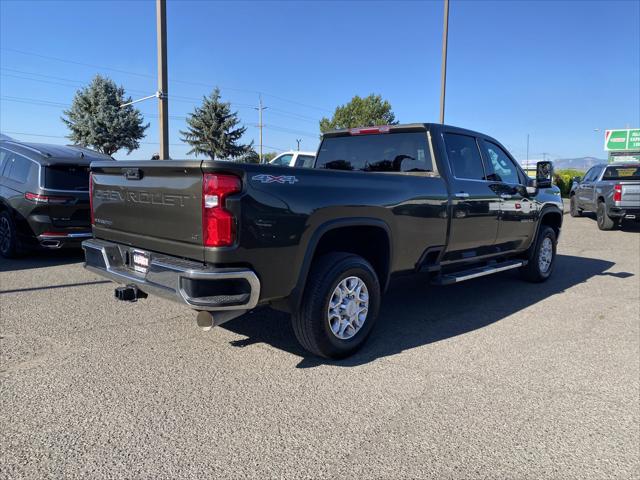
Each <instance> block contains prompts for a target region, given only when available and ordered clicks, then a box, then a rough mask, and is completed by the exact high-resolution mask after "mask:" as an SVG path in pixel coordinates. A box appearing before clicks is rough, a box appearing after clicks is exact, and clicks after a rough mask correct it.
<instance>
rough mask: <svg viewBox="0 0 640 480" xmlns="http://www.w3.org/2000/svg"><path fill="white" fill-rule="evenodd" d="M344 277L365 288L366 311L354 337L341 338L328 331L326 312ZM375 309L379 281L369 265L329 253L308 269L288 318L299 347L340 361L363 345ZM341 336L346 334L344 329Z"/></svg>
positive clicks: (373, 320)
mask: <svg viewBox="0 0 640 480" xmlns="http://www.w3.org/2000/svg"><path fill="white" fill-rule="evenodd" d="M348 277H357V278H358V279H360V280H361V281H362V282H363V283H364V285H365V286H366V289H367V291H368V310H367V313H366V317H365V318H364V320H363V323H362V324H361V326H360V328H359V329H358V330H357V331H356V332H355V334H353V336H352V337H351V338H348V339H342V338H339V337H338V336H337V335H338V334H334V332H333V331H332V328H331V323H330V320H329V315H328V311H329V302H330V301H331V299H332V296H333V294H334V290H336V289H337V288H338V285H339V284H340V283H341V282H342V281H343V280H345V279H347V278H348ZM354 307H355V304H354ZM379 309H380V282H379V281H378V276H377V275H376V272H375V271H374V269H373V267H372V266H371V265H370V264H369V262H367V261H366V260H365V259H364V258H362V257H359V256H357V255H353V254H350V253H343V252H336V253H329V254H327V255H323V256H322V257H320V258H319V259H318V260H316V261H315V262H314V263H313V265H312V266H311V271H310V273H309V277H308V278H307V283H306V286H305V289H304V294H303V297H302V304H301V306H300V309H299V310H298V311H297V312H295V313H294V314H293V315H292V323H293V330H294V332H295V334H296V338H297V339H298V341H299V342H300V344H301V345H302V346H303V347H304V348H305V349H307V350H308V351H309V352H311V353H313V354H314V355H318V356H320V357H325V358H333V359H338V358H344V357H347V356H349V355H351V354H353V353H354V352H355V351H356V350H358V349H359V348H360V347H361V346H362V344H363V343H364V342H365V340H366V339H367V337H368V336H369V334H370V333H371V330H372V329H373V326H374V324H375V321H376V319H377V317H378V311H379ZM352 318H353V317H352ZM334 325H336V323H335V321H334ZM354 330H355V329H354ZM345 333H347V334H348V332H347V331H346V330H345Z"/></svg>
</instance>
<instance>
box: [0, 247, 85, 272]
mask: <svg viewBox="0 0 640 480" xmlns="http://www.w3.org/2000/svg"><path fill="white" fill-rule="evenodd" d="M79 262H84V252H83V251H82V249H80V248H78V249H69V250H51V251H46V250H45V251H33V252H28V253H25V254H24V255H23V256H21V257H18V258H2V257H0V272H11V271H14V270H29V269H31V268H43V267H55V266H58V265H67V264H70V263H79Z"/></svg>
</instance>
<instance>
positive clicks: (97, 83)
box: [61, 75, 149, 155]
mask: <svg viewBox="0 0 640 480" xmlns="http://www.w3.org/2000/svg"><path fill="white" fill-rule="evenodd" d="M130 101H131V98H130V97H126V98H125V96H124V88H122V87H118V86H117V85H116V84H115V82H114V81H113V80H111V79H109V78H106V77H102V76H100V75H96V76H95V77H94V79H93V80H92V81H91V83H90V84H89V86H87V87H84V88H81V89H80V90H78V91H77V92H76V95H75V97H74V98H73V103H72V104H71V108H70V109H69V110H65V111H64V112H63V113H64V116H63V117H62V118H61V119H62V121H63V122H64V123H65V124H66V125H67V127H69V130H71V133H70V134H69V135H68V138H70V139H71V141H73V142H74V143H76V144H79V145H83V146H89V147H92V148H94V149H96V150H98V151H100V152H102V153H106V154H107V155H113V154H114V153H116V152H117V151H118V150H120V149H121V148H126V149H127V153H131V152H132V151H133V150H135V149H137V148H138V147H140V142H139V141H140V139H142V138H144V131H145V130H146V129H147V128H149V124H148V123H147V124H146V125H143V119H142V114H141V113H140V111H139V110H138V109H136V108H134V107H133V105H127V106H126V107H122V106H121V105H122V104H123V103H127V102H130Z"/></svg>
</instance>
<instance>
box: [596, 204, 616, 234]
mask: <svg viewBox="0 0 640 480" xmlns="http://www.w3.org/2000/svg"><path fill="white" fill-rule="evenodd" d="M596 220H597V223H598V228H599V229H600V230H613V229H614V227H615V226H616V225H617V224H618V222H616V221H615V220H614V219H613V218H611V217H610V216H609V215H607V207H606V205H605V204H604V202H603V201H600V202H598V210H597V212H596Z"/></svg>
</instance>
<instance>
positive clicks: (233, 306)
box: [82, 239, 260, 311]
mask: <svg viewBox="0 0 640 480" xmlns="http://www.w3.org/2000/svg"><path fill="white" fill-rule="evenodd" d="M82 248H83V250H84V252H85V268H86V269H87V270H90V271H92V272H95V273H97V274H99V275H102V276H103V277H106V278H108V279H110V280H113V281H114V282H117V283H121V284H125V285H135V286H136V287H138V288H139V289H140V290H142V291H143V292H145V293H148V294H151V295H158V296H161V297H164V298H167V299H169V300H174V301H177V302H179V303H183V304H185V305H188V306H190V307H191V308H194V309H196V310H211V311H216V310H250V309H252V308H254V307H255V306H256V305H257V304H258V299H259V297H260V280H258V277H257V276H256V274H255V273H254V272H253V271H252V270H249V269H246V268H210V267H207V266H205V265H204V264H202V263H199V262H195V261H191V260H185V259H182V258H178V257H171V256H168V255H163V254H159V253H153V252H148V253H149V255H150V259H149V268H148V270H147V272H146V273H140V272H137V271H135V270H134V269H133V268H130V267H129V256H130V255H131V252H133V250H137V249H134V248H132V247H129V246H127V245H121V244H118V243H114V242H107V241H104V240H99V239H91V240H85V241H84V242H82Z"/></svg>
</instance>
